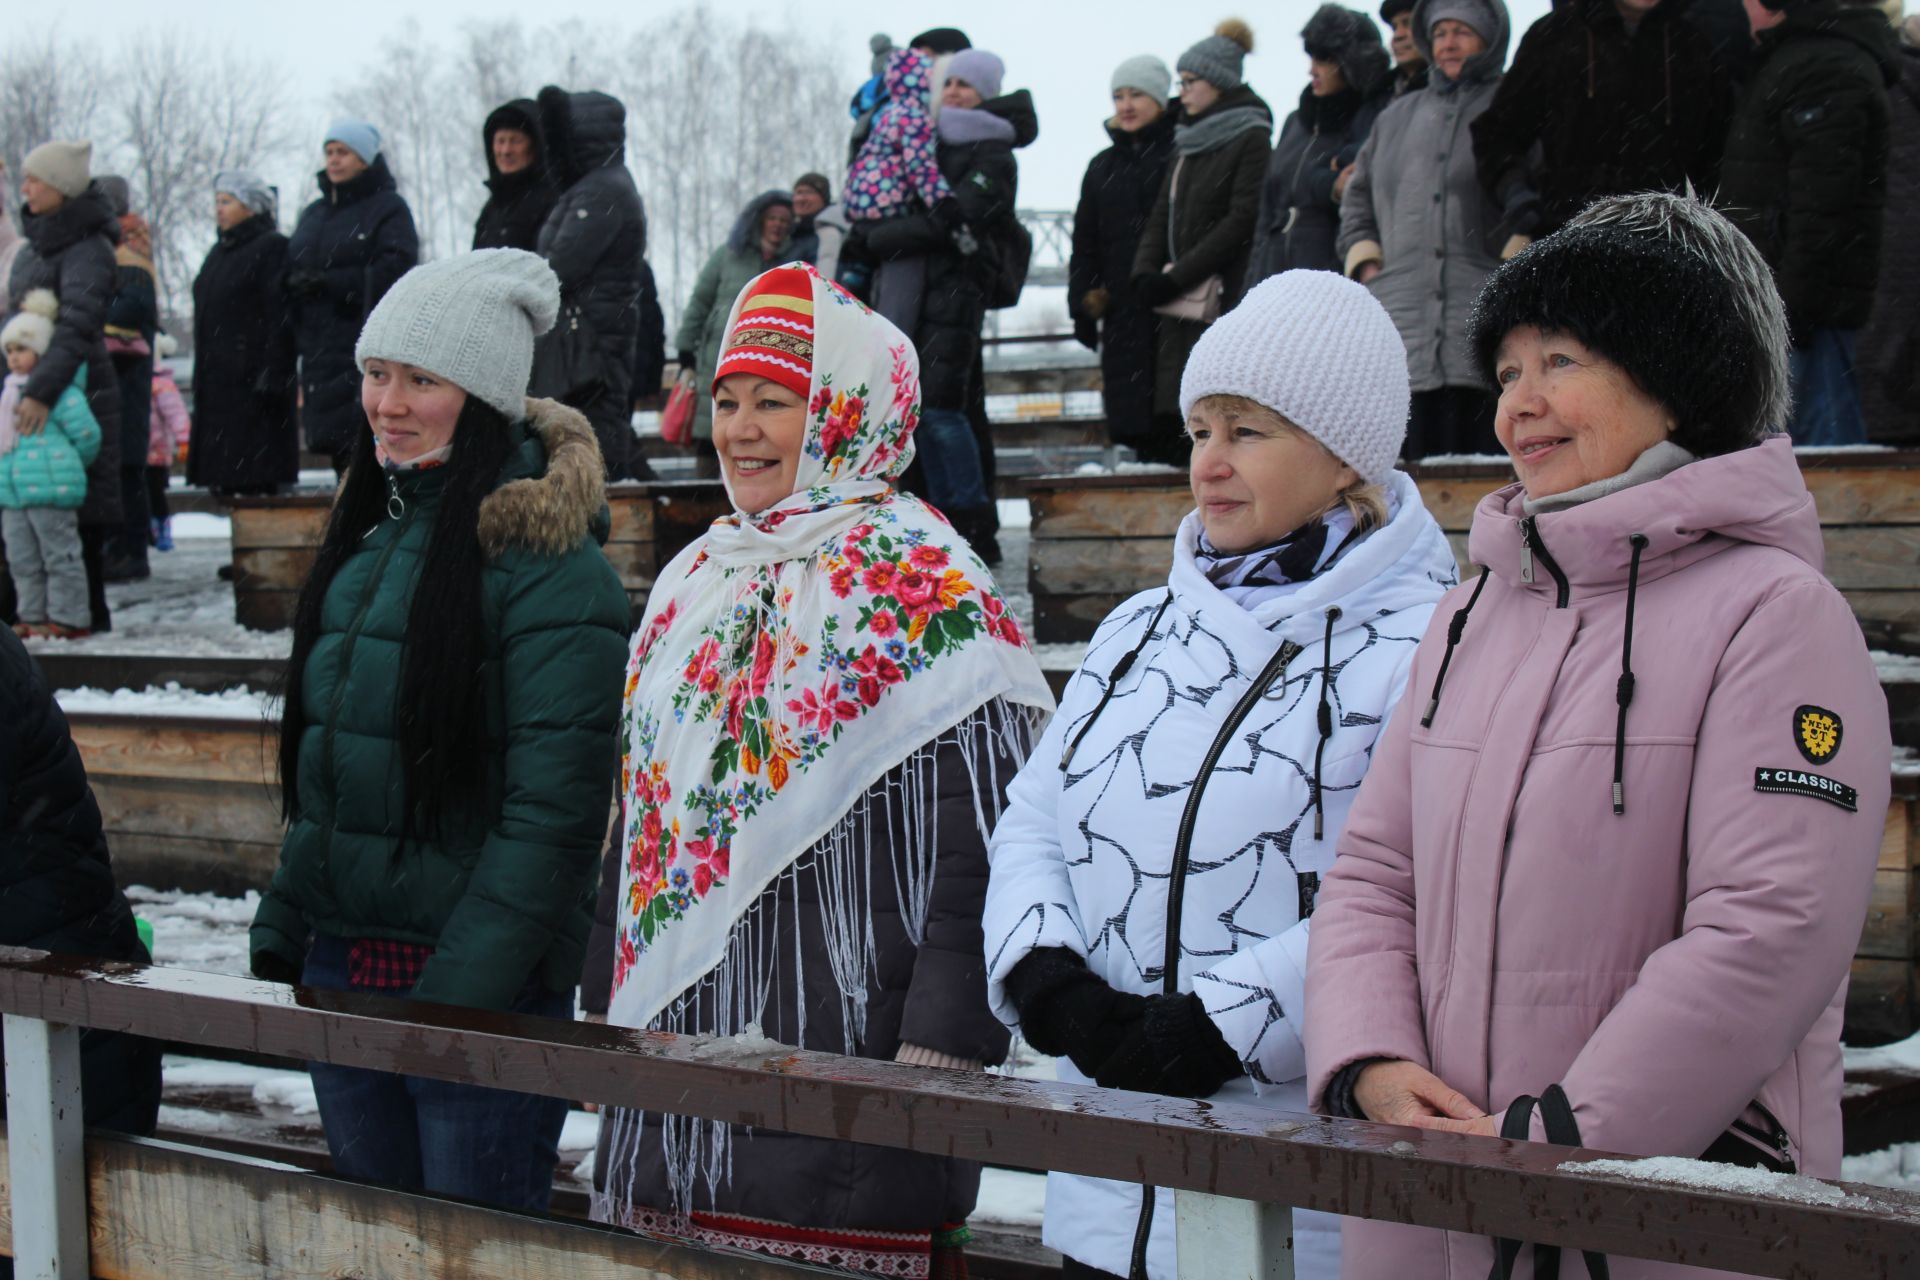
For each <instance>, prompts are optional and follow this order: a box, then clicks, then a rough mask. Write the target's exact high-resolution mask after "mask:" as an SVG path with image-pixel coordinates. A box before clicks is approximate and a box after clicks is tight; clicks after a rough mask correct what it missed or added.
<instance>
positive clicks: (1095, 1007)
mask: <svg viewBox="0 0 1920 1280" xmlns="http://www.w3.org/2000/svg"><path fill="white" fill-rule="evenodd" d="M1006 987H1007V996H1008V998H1009V999H1011V1000H1012V1001H1013V1007H1014V1009H1015V1010H1017V1011H1018V1012H1019V1014H1020V1034H1021V1035H1023V1036H1025V1037H1026V1038H1027V1043H1028V1044H1030V1045H1032V1046H1033V1047H1034V1048H1036V1049H1038V1050H1040V1052H1042V1053H1047V1054H1052V1055H1054V1056H1055V1057H1065V1058H1069V1059H1071V1060H1072V1062H1073V1065H1074V1066H1076V1067H1078V1068H1080V1070H1081V1071H1082V1072H1083V1073H1084V1074H1086V1075H1089V1076H1091V1075H1093V1074H1094V1070H1095V1068H1097V1067H1098V1066H1099V1065H1100V1064H1101V1063H1102V1062H1105V1061H1106V1060H1107V1059H1108V1058H1110V1057H1111V1056H1112V1055H1113V1052H1114V1050H1115V1049H1117V1048H1118V1047H1119V1045H1120V1042H1121V1041H1122V1040H1123V1039H1124V1038H1125V1037H1126V1034H1127V1031H1128V1028H1129V1027H1130V1026H1131V1025H1132V1024H1133V1023H1134V1022H1135V1021H1136V1020H1137V1019H1138V1018H1139V1016H1140V1014H1141V1012H1142V1011H1143V1010H1144V1009H1145V1008H1146V1007H1147V1005H1148V1003H1149V1001H1148V998H1147V997H1146V996H1136V995H1129V994H1127V993H1124V992H1120V991H1115V990H1114V989H1113V988H1112V987H1110V986H1108V985H1107V984H1106V983H1105V982H1103V981H1101V980H1100V978H1099V977H1098V976H1096V975H1095V974H1094V973H1093V972H1092V970H1090V969H1088V968H1087V962H1086V961H1085V960H1083V959H1081V958H1080V957H1079V956H1078V955H1077V954H1075V953H1074V952H1072V951H1069V950H1067V949H1066V948H1065V947H1044V948H1042V949H1040V950H1038V951H1033V952H1030V953H1028V955H1027V956H1026V958H1025V959H1023V960H1021V961H1020V963H1019V964H1017V965H1015V966H1014V967H1013V972H1011V973H1009V974H1008V975H1007V982H1006Z"/></svg>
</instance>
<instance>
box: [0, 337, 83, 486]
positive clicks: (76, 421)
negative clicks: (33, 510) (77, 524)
mask: <svg viewBox="0 0 1920 1280" xmlns="http://www.w3.org/2000/svg"><path fill="white" fill-rule="evenodd" d="M99 452H100V424H99V422H97V421H95V419H94V416H93V410H91V409H89V408H87V369H86V366H85V365H82V366H80V372H79V373H78V374H77V375H75V377H74V379H73V381H72V382H70V383H68V384H67V389H66V390H65V391H62V392H61V393H60V398H59V399H58V400H55V401H54V402H53V409H52V410H51V411H50V412H49V413H48V414H47V425H46V426H45V427H43V428H41V430H39V431H38V432H36V433H35V434H33V435H30V436H21V437H20V439H19V441H18V442H17V443H16V444H15V445H14V446H13V448H12V449H11V450H10V451H8V452H7V453H5V454H0V507H6V508H9V509H11V510H14V511H18V510H21V509H22V508H25V507H61V508H65V509H68V510H72V509H75V508H78V507H79V506H80V504H81V503H83V502H85V501H86V500H87V464H88V463H90V462H92V461H93V460H94V458H95V457H96V456H97V455H98V454H99Z"/></svg>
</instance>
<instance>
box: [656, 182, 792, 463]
mask: <svg viewBox="0 0 1920 1280" xmlns="http://www.w3.org/2000/svg"><path fill="white" fill-rule="evenodd" d="M792 233H793V193H792V192H790V191H763V192H761V193H760V194H759V195H757V196H755V197H754V198H753V199H751V200H749V201H747V203H746V207H745V208H743V209H741V210H740V216H739V217H737V218H735V219H734V220H733V230H732V231H731V232H729V233H728V235H727V242H726V243H725V244H723V245H721V246H720V247H719V248H718V249H715V250H714V251H713V256H712V257H710V258H708V259H707V265H706V266H704V267H702V268H700V277H699V279H697V280H695V281H694V282H693V295H692V296H691V297H689V298H688V299H687V309H686V310H685V311H684V312H682V313H681V315H680V330H679V332H678V333H676V334H675V335H674V339H675V342H676V345H677V346H678V347H679V350H680V367H681V368H682V369H694V370H695V371H696V372H695V375H694V380H693V385H694V386H695V387H697V388H702V391H701V394H699V395H696V396H694V398H693V406H694V407H693V434H694V437H695V438H696V439H700V440H712V439H713V397H712V396H710V395H707V394H705V391H704V388H707V387H711V386H712V385H713V369H714V364H715V362H716V361H718V360H719V359H720V339H721V338H722V337H724V336H725V335H726V332H727V312H728V310H729V309H730V308H731V307H732V306H733V300H734V299H735V298H737V297H739V296H740V291H741V290H742V289H744V288H746V287H747V285H748V284H750V283H751V282H752V281H753V279H754V278H755V277H756V276H758V275H759V274H760V273H761V272H762V271H765V270H766V269H767V268H768V267H772V266H777V265H779V264H780V263H782V262H785V261H787V260H788V259H789V258H792V257H793V256H794V249H793V240H792Z"/></svg>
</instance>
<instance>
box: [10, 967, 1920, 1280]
mask: <svg viewBox="0 0 1920 1280" xmlns="http://www.w3.org/2000/svg"><path fill="white" fill-rule="evenodd" d="M0 1012H4V1013H12V1014H16V1015H24V1016H28V1017H36V1018H41V1019H45V1020H47V1021H54V1022H70V1023H74V1024H76V1025H80V1026H103V1027H112V1028H114V1029H116V1030H122V1031H126V1032H129V1033H131V1034H134V1035H145V1036H152V1037H155V1038H160V1039H178V1038H180V1037H181V1036H182V1035H185V1036H186V1037H187V1038H189V1039H191V1040H193V1041H196V1042H198V1043H202V1044H208V1045H213V1046H217V1047H221V1048H229V1049H245V1050H248V1051H253V1052H267V1053H277V1054H284V1055H287V1056H294V1057H301V1058H307V1059H310V1060H319V1061H331V1062H334V1063H336V1064H338V1065H342V1066H358V1067H365V1068H369V1069H373V1070H381V1071H398V1072H402V1073H406V1074H413V1075H421V1076H427V1077H430V1078H433V1079H442V1080H459V1081H464V1082H468V1083H475V1084H481V1085H484V1086H487V1087H493V1088H505V1089H516V1090H522V1091H525V1092H531V1093H538V1094H541V1095H542V1096H546V1097H559V1098H595V1099H598V1100H600V1101H603V1102H607V1103H611V1104H613V1105H616V1106H624V1107H629V1108H634V1109H642V1110H669V1111H673V1112H676V1113H679V1114H684V1115H691V1116H705V1117H710V1118H715V1119H722V1120H726V1121H729V1122H732V1123H737V1124H747V1125H753V1126H756V1127H760V1128H771V1129H778V1130H780V1131H783V1132H789V1133H796V1134H804V1135H809V1136H814V1137H823V1138H831V1139H834V1140H838V1141H843V1142H856V1143H870V1144H875V1145H880V1146H886V1147H892V1148H899V1149H903V1150H911V1151H921V1152H927V1153H934V1154H940V1155H946V1156H951V1157H955V1158H959V1159H976V1160H977V1159H989V1160H992V1161H993V1162H994V1163H997V1164H1001V1165H1005V1166H1010V1167H1016V1168H1043V1169H1058V1170H1061V1171H1063V1172H1070V1173H1082V1174H1090V1175H1093V1176H1100V1177H1108V1178H1114V1177H1124V1178H1126V1179H1127V1180H1129V1181H1139V1182H1146V1183H1149V1184H1152V1185H1156V1186H1160V1187H1166V1188H1170V1189H1173V1190H1195V1191H1205V1192H1207V1193H1209V1194H1213V1195H1224V1196H1232V1197H1238V1198H1242V1199H1250V1200H1259V1201H1262V1202H1265V1203H1275V1204H1297V1205H1306V1206H1309V1207H1312V1208H1316V1209H1321V1210H1324V1211H1327V1212H1331V1213H1359V1214H1364V1215H1365V1216H1368V1217H1371V1218H1375V1219H1379V1220H1383V1221H1390V1222H1403V1223H1409V1224H1413V1225H1418V1226H1424V1227H1436V1228H1442V1229H1446V1230H1456V1231H1472V1232H1478V1233H1483V1234H1490V1235H1505V1236H1515V1237H1522V1238H1528V1239H1533V1240H1537V1241H1541V1242H1544V1243H1548V1244H1554V1245H1559V1246H1562V1247H1565V1248H1588V1249H1604V1250H1606V1251H1607V1252H1608V1253H1611V1254H1618V1255H1623V1256H1632V1257H1645V1258H1651V1259H1655V1260H1658V1261H1665V1262H1679V1261H1685V1262H1687V1263H1689V1264H1692V1265H1699V1266H1704V1267H1710V1268H1719V1269H1725V1270H1735V1271H1742V1272H1746V1273H1749V1274H1755V1275H1765V1276H1777V1277H1787V1276H1794V1277H1809V1278H1814V1280H1823V1278H1824V1277H1836V1278H1838V1277H1847V1278H1848V1280H1862V1278H1864V1280H1873V1278H1887V1280H1890V1278H1891V1277H1895V1276H1910V1275H1913V1274H1915V1269H1916V1268H1920V1213H1916V1212H1915V1211H1914V1206H1915V1203H1916V1202H1915V1200H1914V1198H1913V1197H1912V1196H1911V1195H1910V1194H1906V1193H1901V1192H1895V1191H1889V1190H1886V1189H1884V1188H1873V1187H1868V1186H1863V1185H1849V1186H1847V1187H1846V1196H1845V1199H1844V1202H1843V1203H1841V1204H1839V1205H1822V1204H1813V1203H1809V1202H1808V1200H1807V1199H1806V1198H1797V1197H1793V1196H1790V1195H1786V1194H1781V1195H1770V1194H1760V1193H1747V1192H1739V1191H1732V1190H1728V1189H1725V1188H1723V1187H1694V1186H1680V1185H1676V1186H1666V1185H1663V1186H1659V1187H1657V1188H1655V1187H1650V1186H1648V1184H1646V1183H1645V1182H1634V1181H1629V1180H1626V1179H1623V1178H1620V1177H1617V1176H1614V1175H1611V1174H1608V1173H1605V1172H1598V1171H1595V1172H1589V1171H1587V1169H1586V1168H1585V1161H1587V1160H1589V1159H1592V1158H1595V1157H1598V1156H1600V1155H1601V1154H1602V1153H1598V1152H1586V1151H1578V1150H1574V1149H1571V1148H1566V1147H1556V1146H1553V1145H1551V1144H1546V1143H1531V1142H1524V1143H1502V1142H1498V1141H1495V1140H1489V1139H1485V1138H1477V1137H1471V1136H1467V1135H1463V1134H1454V1133H1444V1132H1438V1131H1434V1130H1424V1129H1403V1128H1397V1127H1394V1126H1390V1125H1376V1124H1366V1123H1362V1122H1357V1121H1338V1120H1331V1119H1328V1118H1326V1117H1321V1116H1310V1115H1304V1114H1295V1113H1284V1112H1275V1111H1272V1110H1269V1109H1267V1108H1264V1107H1260V1106H1256V1105H1253V1104H1250V1103H1245V1102H1239V1101H1233V1100H1220V1099H1210V1100H1207V1101H1204V1102H1195V1101H1191V1100H1186V1099H1179V1098H1168V1097H1160V1096H1155V1095H1148V1094H1138V1093H1132V1092H1129V1091H1125V1090H1116V1089H1100V1088H1097V1087H1089V1086H1084V1085H1072V1084H1064V1083H1059V1082H1055V1081H1040V1080H1024V1079H1017V1078H1009V1077H995V1076H979V1075H975V1074H967V1073H960V1072H948V1071H937V1070H928V1069H926V1068H922V1067H911V1066H906V1065H903V1064H897V1063H891V1062H877V1061H870V1060H865V1059H849V1058H841V1057H836V1056H834V1055H830V1054H822V1053H814V1052H810V1051H806V1050H799V1049H787V1048H784V1047H776V1048H773V1049H768V1048H766V1047H765V1046H761V1045H752V1044H745V1043H740V1042H737V1041H731V1040H717V1041H716V1040H714V1039H711V1038H708V1037H698V1036H675V1035H671V1034H667V1033H663V1032H640V1031H632V1030H628V1029H625V1028H620V1027H607V1026H598V1025H594V1024H591V1023H583V1022H566V1021H560V1020H554V1019H546V1018H535V1017H531V1016H526V1015H516V1014H500V1013H493V1012H489V1011H483V1010H476V1009H467V1008H457V1007H453V1006H447V1005H433V1004H425V1003H421V1002H416V1001H407V1000H399V999H394V998H391V997H386V996H375V995H365V994H356V993H347V992H335V991H318V990H312V989H300V990H296V991H293V992H289V991H288V989H287V988H286V987H284V986H276V985H274V984H271V983H264V982H258V981H253V980H250V979H243V978H233V977H227V976H223V975H219V974H209V973H195V972H190V971H186V970H178V969H165V968H158V967H153V966H147V965H128V964H118V963H110V962H101V961H89V960H86V959H84V958H79V957H73V956H51V955H48V954H46V953H44V952H35V951H29V950H25V949H22V948H5V949H3V950H0ZM116 1163H124V1162H118V1161H116V1162H109V1167H111V1166H112V1165H113V1164H116ZM147 1172H148V1173H149V1175H150V1176H146V1177H141V1178H137V1179H134V1180H133V1182H134V1183H135V1184H136V1185H138V1186H139V1187H140V1196H141V1199H142V1202H143V1203H144V1202H150V1201H151V1200H152V1199H153V1196H152V1193H151V1187H152V1186H153V1185H154V1184H155V1183H156V1181H157V1178H156V1177H155V1176H151V1173H152V1171H147ZM379 1196H380V1197H382V1198H388V1197H392V1198H395V1199H398V1197H397V1196H396V1194H395V1193H392V1192H384V1191H383V1192H380V1193H379ZM182 1199H183V1201H185V1202H188V1203H191V1204H193V1205H194V1206H195V1209H196V1211H197V1213H198V1214H199V1215H202V1216H204V1217H205V1218H206V1219H208V1221H209V1222H210V1223H211V1224H213V1225H214V1229H216V1230H222V1231H224V1230H227V1229H228V1228H227V1227H226V1226H225V1225H224V1218H225V1215H223V1214H217V1213H215V1212H212V1209H213V1208H214V1207H224V1208H228V1209H230V1210H231V1211H232V1212H233V1214H234V1215H235V1216H238V1217H241V1218H243V1219H246V1218H247V1215H248V1214H249V1213H251V1212H252V1210H250V1209H249V1208H248V1207H247V1206H248V1205H249V1204H250V1203H253V1204H258V1203H264V1202H267V1201H268V1200H270V1199H271V1194H270V1192H269V1191H268V1190H266V1189H264V1188H263V1189H259V1190H257V1191H256V1193H255V1194H253V1195H240V1194H229V1195H218V1194H205V1193H202V1194H196V1195H192V1196H188V1197H182ZM93 1201H94V1203H95V1204H96V1205H100V1206H106V1205H108V1204H110V1203H113V1202H114V1195H113V1194H112V1192H111V1191H110V1190H109V1189H103V1190H101V1191H100V1192H99V1193H98V1194H96V1195H95V1196H94V1197H93ZM296 1208H297V1211H298V1216H299V1217H301V1218H303V1219H304V1220H305V1221H306V1222H308V1223H313V1224H320V1225H318V1226H315V1227H311V1228H308V1229H309V1230H310V1231H313V1232H317V1233H319V1234H317V1235H310V1236H307V1237H305V1238H306V1239H308V1240H309V1241H311V1242H312V1244H311V1245H310V1247H314V1246H317V1245H319V1244H324V1243H325V1241H326V1239H327V1238H328V1237H329V1236H337V1235H339V1234H351V1228H349V1227H347V1226H346V1225H345V1224H346V1223H347V1222H348V1221H350V1219H351V1215H349V1214H345V1213H339V1214H335V1213H328V1212H326V1211H325V1209H324V1206H319V1205H316V1204H315V1203H313V1202H311V1201H308V1202H306V1203H302V1204H299V1205H298V1206H296ZM410 1212H411V1213H413V1214H414V1215H415V1216H417V1215H418V1213H419V1210H418V1209H410ZM287 1216H288V1217H291V1216H294V1215H293V1214H292V1213H289V1214H288V1215H287ZM247 1221H249V1222H254V1223H256V1224H257V1220H255V1219H247ZM113 1225H114V1227H116V1228H117V1227H119V1226H120V1225H121V1224H120V1223H119V1222H118V1220H117V1219H114V1220H113ZM103 1234H112V1231H111V1230H109V1231H108V1232H105V1233H103ZM125 1234H126V1235H128V1236H129V1237H132V1236H134V1235H135V1234H136V1228H135V1227H134V1226H128V1227H127V1228H126V1229H125ZM249 1238H250V1237H248V1236H246V1235H238V1236H235V1235H223V1236H222V1238H221V1239H219V1240H218V1241H217V1242H216V1243H215V1244H213V1245H212V1246H211V1247H210V1248H209V1250H208V1256H210V1257H216V1258H226V1257H237V1258H241V1259H243V1260H244V1259H249V1258H257V1257H259V1256H260V1254H259V1251H258V1250H249V1249H237V1248H236V1245H237V1244H238V1243H239V1242H240V1241H243V1240H247V1239H249ZM476 1242H479V1243H476ZM488 1242H489V1235H488V1233H487V1232H485V1231H480V1230H474V1231H471V1232H469V1233H467V1236H466V1237H465V1238H462V1239H458V1240H455V1241H452V1242H449V1243H446V1244H445V1245H443V1246H441V1247H442V1248H444V1249H445V1252H444V1253H440V1254H439V1255H438V1256H439V1259H440V1265H443V1266H445V1267H448V1268H449V1270H448V1274H455V1275H463V1276H464V1275H468V1274H493V1275H508V1276H514V1275H518V1274H520V1273H518V1272H516V1271H513V1270H510V1269H509V1270H505V1271H492V1272H489V1271H487V1270H486V1267H485V1266H483V1265H482V1264H481V1262H480V1261H476V1260H475V1259H476V1255H474V1254H473V1253H472V1252H471V1250H472V1249H474V1248H479V1247H482V1245H484V1244H487V1243H488ZM427 1252H428V1254H429V1255H430V1256H431V1255H434V1254H435V1253H436V1251H435V1250H428V1251H427ZM273 1256H274V1258H275V1259H277V1260H278V1261H280V1263H281V1264H282V1265H284V1264H285V1261H286V1258H287V1256H291V1255H281V1254H278V1253H276V1254H274V1255H273ZM492 1259H493V1255H492V1254H488V1255H486V1258H485V1261H491V1260H492ZM539 1261H540V1262H541V1263H542V1265H543V1266H545V1267H546V1268H547V1269H546V1270H544V1271H541V1272H539V1273H538V1274H542V1275H547V1274H559V1272H556V1271H555V1270H553V1268H552V1263H553V1259H552V1258H550V1257H547V1256H544V1255H543V1256H541V1258H540V1259H539ZM174 1265H175V1267H176V1270H175V1272H174V1273H173V1274H178V1272H179V1267H178V1264H177V1263H175V1264H174ZM499 1265H501V1266H507V1267H510V1266H511V1265H512V1253H511V1251H510V1252H509V1253H508V1254H507V1256H506V1257H504V1258H502V1259H501V1260H500V1263H499ZM303 1271H306V1272H307V1273H311V1271H312V1269H310V1268H303ZM187 1273H188V1274H200V1273H199V1272H197V1271H195V1270H193V1269H191V1268H188V1269H187ZM333 1273H334V1274H351V1272H350V1271H348V1270H346V1269H344V1268H342V1269H337V1270H335V1271H334V1272H333ZM103 1274H109V1275H111V1274H116V1273H112V1272H103ZM378 1274H386V1273H384V1272H382V1273H378ZM565 1274H568V1275H575V1274H579V1267H578V1266H575V1265H571V1264H570V1265H569V1267H568V1268H567V1270H566V1271H565Z"/></svg>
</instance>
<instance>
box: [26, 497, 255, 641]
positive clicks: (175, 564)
mask: <svg viewBox="0 0 1920 1280" xmlns="http://www.w3.org/2000/svg"><path fill="white" fill-rule="evenodd" d="M183 529H186V530H191V531H193V533H192V536H188V535H185V534H183V533H182V532H181V531H182V530H183ZM216 530H217V532H215V531H216ZM174 531H175V532H174V537H175V540H176V543H177V545H176V546H175V547H174V549H173V550H172V551H155V552H152V553H151V554H150V555H148V557H147V562H148V564H149V565H151V566H152V569H153V576H152V577H150V578H148V579H147V580H146V581H145V582H126V583H115V584H110V585H109V586H108V587H107V604H108V606H109V607H110V608H111V609H112V610H113V630H112V631H110V632H108V633H107V634H105V635H98V636H88V637H87V638H86V639H84V640H49V639H34V640H29V641H27V648H28V649H30V650H33V651H34V652H36V653H47V652H61V653H73V652H81V653H129V654H133V653H140V654H146V653H168V654H180V655H182V656H187V657H221V658H283V657H285V656H286V654H287V649H288V646H289V645H290V644H291V643H292V640H291V635H290V633H288V632H285V631H248V630H247V629H246V628H245V627H242V626H241V625H240V624H239V623H237V622H235V621H234V620H233V584H232V583H229V582H223V581H221V580H220V577H219V569H220V566H221V565H223V564H226V563H227V562H228V561H229V560H231V559H232V558H233V555H232V549H231V546H230V544H229V541H228V536H227V521H226V519H225V517H222V516H198V515H180V516H175V517H174ZM203 531H204V532H207V533H209V534H211V536H205V537H202V536H199V534H200V533H201V532H203Z"/></svg>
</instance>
